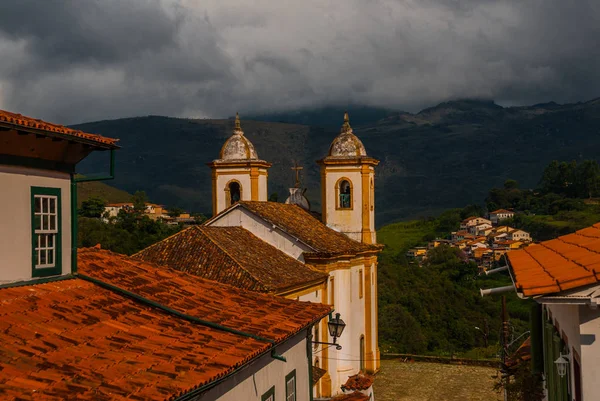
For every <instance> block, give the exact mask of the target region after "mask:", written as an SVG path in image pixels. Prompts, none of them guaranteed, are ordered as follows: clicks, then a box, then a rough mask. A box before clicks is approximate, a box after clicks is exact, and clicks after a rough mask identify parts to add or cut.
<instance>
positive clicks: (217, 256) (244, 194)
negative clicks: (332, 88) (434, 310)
mask: <svg viewBox="0 0 600 401" xmlns="http://www.w3.org/2000/svg"><path fill="white" fill-rule="evenodd" d="M318 163H319V165H320V167H321V195H322V199H321V201H322V218H321V219H318V218H317V217H315V215H314V214H313V213H311V212H310V211H309V210H308V208H309V204H310V203H309V202H308V201H307V200H306V199H305V198H304V197H303V195H302V191H300V190H299V188H293V189H291V193H292V194H291V196H290V198H288V200H287V201H286V203H277V202H268V201H267V199H268V192H267V178H268V168H269V167H270V166H271V164H270V163H268V162H267V161H265V160H261V159H259V157H258V154H257V151H256V149H255V148H254V146H253V145H252V143H251V142H250V140H249V139H248V138H247V137H246V136H245V134H244V132H243V131H242V128H241V123H240V120H239V117H238V116H236V120H235V125H234V129H233V133H232V135H231V137H230V138H228V139H227V141H226V142H225V144H224V145H223V147H222V149H221V152H220V155H219V159H216V160H214V161H213V162H211V163H209V164H208V165H209V167H210V168H211V170H212V200H213V217H212V218H211V219H209V220H208V221H207V222H206V223H205V224H204V225H203V226H202V227H201V228H190V229H187V230H184V231H182V232H180V233H178V234H176V235H174V236H172V237H170V238H167V239H165V240H163V241H160V242H158V243H157V244H154V245H152V246H151V247H149V248H147V249H145V250H143V251H141V252H139V253H138V254H136V255H134V257H136V258H139V259H143V260H146V261H151V262H154V263H159V264H164V265H167V266H169V267H171V268H175V269H178V270H183V271H186V272H188V273H192V274H197V275H200V276H203V277H205V278H210V279H213V280H217V281H221V282H223V283H226V284H231V285H235V286H238V287H240V288H244V289H250V290H253V291H259V292H266V293H271V294H274V295H278V296H282V297H285V298H288V299H296V300H299V301H307V302H313V303H323V304H328V305H331V306H333V308H334V310H335V313H340V315H341V318H342V319H343V320H344V321H345V323H346V329H345V331H344V333H343V335H342V336H341V337H340V338H338V339H337V343H338V344H339V345H341V346H342V349H341V350H337V349H336V347H330V346H327V345H322V344H313V349H312V362H313V378H314V380H315V387H314V395H315V396H316V397H323V398H327V397H331V396H335V395H336V394H341V393H342V392H344V391H354V390H359V391H363V393H364V394H365V395H368V396H372V388H371V384H372V379H371V378H370V376H369V375H368V374H370V373H375V372H377V370H378V369H379V347H378V331H377V255H378V253H379V252H380V251H381V246H379V245H377V244H376V235H375V204H374V190H375V186H374V181H375V167H376V166H377V164H378V163H379V162H378V160H376V159H374V158H371V157H369V156H368V155H367V152H366V149H365V147H364V145H363V144H362V142H361V141H360V139H358V137H357V136H356V135H354V133H353V131H352V128H351V126H350V123H349V119H348V115H347V114H346V115H345V116H344V122H343V125H342V129H341V132H340V134H339V135H338V136H337V137H336V138H334V139H333V142H332V144H331V146H330V148H329V151H328V153H327V155H326V156H325V157H324V158H323V159H321V160H320V161H319V162H318ZM234 229H236V230H237V231H232V230H234ZM224 230H229V231H230V232H229V234H227V233H226V232H224ZM257 241H258V242H257ZM261 243H262V244H261ZM313 341H316V342H321V343H331V342H332V341H333V339H332V338H331V337H330V336H329V333H328V330H327V322H326V321H325V319H324V320H323V321H322V322H321V323H320V324H319V325H316V326H315V329H314V331H313ZM357 375H361V376H362V375H366V376H365V377H364V378H363V377H361V380H356V378H357ZM349 383H362V387H361V385H359V386H358V387H357V385H356V384H354V385H351V384H349Z"/></svg>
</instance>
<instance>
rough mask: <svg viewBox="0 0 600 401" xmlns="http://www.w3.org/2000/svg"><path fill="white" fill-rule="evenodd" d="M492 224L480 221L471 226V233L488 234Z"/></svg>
mask: <svg viewBox="0 0 600 401" xmlns="http://www.w3.org/2000/svg"><path fill="white" fill-rule="evenodd" d="M491 230H492V225H491V224H490V223H479V224H475V225H472V226H470V227H469V234H472V235H486V232H488V233H489V232H491Z"/></svg>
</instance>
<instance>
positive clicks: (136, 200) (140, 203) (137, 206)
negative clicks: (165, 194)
mask: <svg viewBox="0 0 600 401" xmlns="http://www.w3.org/2000/svg"><path fill="white" fill-rule="evenodd" d="M146 203H148V197H147V196H146V192H144V191H135V193H134V194H133V212H134V213H135V214H137V215H140V214H144V213H146Z"/></svg>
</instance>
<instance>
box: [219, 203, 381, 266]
mask: <svg viewBox="0 0 600 401" xmlns="http://www.w3.org/2000/svg"><path fill="white" fill-rule="evenodd" d="M235 207H243V208H245V209H247V210H249V211H250V212H252V213H255V214H257V215H259V216H260V217H261V218H263V219H264V220H266V221H268V222H269V223H271V224H275V225H276V226H278V227H279V228H281V229H282V230H284V231H285V232H287V233H288V234H290V235H291V236H293V237H296V238H298V239H299V240H300V241H302V242H303V243H305V244H306V245H308V246H309V247H310V248H312V249H314V252H312V254H313V255H315V256H337V255H355V254H358V253H361V252H369V251H379V250H381V249H382V246H381V245H370V244H364V243H362V242H358V241H354V240H352V239H350V238H349V237H347V236H346V235H345V234H342V233H340V232H337V231H335V230H332V229H331V228H329V227H327V226H326V225H325V224H323V223H322V222H320V221H319V220H317V219H315V218H314V217H313V216H312V215H311V214H310V213H309V212H307V211H306V210H304V209H302V208H301V207H299V206H297V205H294V204H285V203H277V202H251V201H242V202H238V203H236V204H235V205H234V206H232V208H235ZM229 210H231V209H229ZM225 212H227V211H225ZM225 212H224V213H225Z"/></svg>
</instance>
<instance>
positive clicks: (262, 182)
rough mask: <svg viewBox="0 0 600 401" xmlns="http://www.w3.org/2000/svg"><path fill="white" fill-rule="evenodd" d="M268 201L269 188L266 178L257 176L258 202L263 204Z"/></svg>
mask: <svg viewBox="0 0 600 401" xmlns="http://www.w3.org/2000/svg"><path fill="white" fill-rule="evenodd" d="M268 199H269V188H268V186H267V176H266V175H259V176H258V200H259V201H263V202H265V201H267V200H268Z"/></svg>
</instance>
